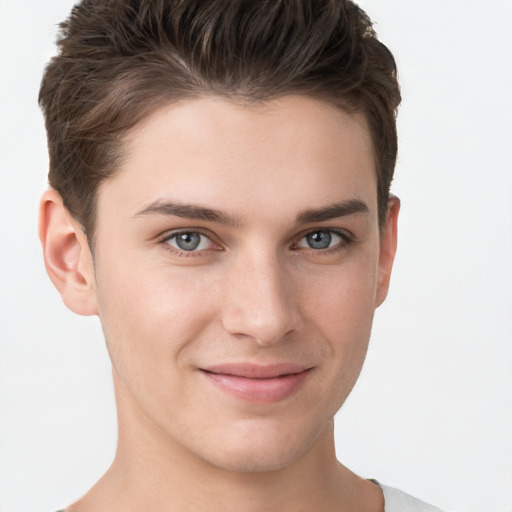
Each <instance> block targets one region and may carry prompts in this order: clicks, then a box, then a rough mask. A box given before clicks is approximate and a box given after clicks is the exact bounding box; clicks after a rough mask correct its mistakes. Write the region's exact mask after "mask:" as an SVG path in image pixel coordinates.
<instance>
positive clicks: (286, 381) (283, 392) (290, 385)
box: [202, 369, 311, 403]
mask: <svg viewBox="0 0 512 512" xmlns="http://www.w3.org/2000/svg"><path fill="white" fill-rule="evenodd" d="M310 371H311V369H308V370H304V371H303V372H300V373H291V374H288V375H281V376H279V377H271V378H268V379H251V378H247V377H240V376H238V375H228V374H223V373H212V372H208V371H204V370H203V371H202V373H203V374H204V375H205V376H206V377H207V378H208V379H209V381H210V382H212V383H213V384H214V385H215V386H216V387H218V388H220V389H221V390H222V391H225V392H226V393H228V394H230V395H233V396H235V397H237V398H239V399H242V400H246V401H248V402H258V403H272V402H280V401H281V400H284V399H286V398H288V397H290V396H291V395H293V394H294V393H295V392H296V391H297V390H298V389H299V387H300V386H301V384H302V383H303V382H304V380H305V379H306V377H307V376H308V375H309V372H310Z"/></svg>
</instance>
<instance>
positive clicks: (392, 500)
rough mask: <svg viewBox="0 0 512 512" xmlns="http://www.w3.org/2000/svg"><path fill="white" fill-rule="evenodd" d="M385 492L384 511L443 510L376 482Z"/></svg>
mask: <svg viewBox="0 0 512 512" xmlns="http://www.w3.org/2000/svg"><path fill="white" fill-rule="evenodd" d="M375 483H376V484H377V485H378V486H379V487H380V488H381V489H382V492H383V494H384V512H442V510H441V509H439V508H437V507H434V506H432V505H429V504H428V503H425V502H424V501H421V500H419V499H417V498H414V497H413V496H410V495H409V494H407V493H405V492H403V491H400V490H398V489H394V488H393V487H388V486H387V485H382V484H381V483H380V482H375Z"/></svg>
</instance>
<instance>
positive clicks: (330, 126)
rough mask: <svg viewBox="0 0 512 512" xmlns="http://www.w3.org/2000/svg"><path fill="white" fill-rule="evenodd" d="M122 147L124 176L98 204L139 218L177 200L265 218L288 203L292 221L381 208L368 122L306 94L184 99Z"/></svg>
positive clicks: (104, 190)
mask: <svg viewBox="0 0 512 512" xmlns="http://www.w3.org/2000/svg"><path fill="white" fill-rule="evenodd" d="M124 147H125V154H124V161H123V163H122V165H121V169H120V172H119V173H117V174H116V175H115V176H114V177H113V178H110V179H108V180H106V182H105V183H104V184H102V186H101V187H100V197H99V203H101V202H102V196H104V195H109V196H112V197H109V203H110V204H112V201H114V203H115V202H118V203H119V204H118V207H119V208H121V207H125V206H126V205H127V204H129V205H130V208H132V209H133V210H134V211H135V210H140V209H141V208H142V207H144V205H146V204H148V203H149V202H151V201H155V200H158V199H160V198H161V199H166V198H168V197H170V198H172V199H174V200H179V201H184V202H190V203H196V204H203V205H208V206H212V207H215V208H220V207H226V208H228V209H232V210H233V213H234V214H236V215H237V216H243V214H244V213H245V212H247V213H248V214H250V213H251V212H250V209H251V208H250V207H251V206H252V207H254V211H253V213H257V212H259V213H260V215H263V214H264V209H265V208H264V206H265V204H270V203H273V202H275V201H280V202H281V203H282V202H283V201H286V202H287V204H289V206H290V214H292V212H291V210H292V209H293V208H295V210H296V209H297V208H300V209H303V208H314V207H318V206H324V205H325V204H326V203H329V202H331V203H334V202H338V201H340V200H343V199H347V198H350V199H351V198H354V197H356V196H362V195H363V196H365V195H366V197H364V198H362V197H358V198H360V199H364V200H365V201H366V202H367V203H369V204H370V207H373V203H376V175H375V170H374V169H375V166H374V159H373V151H372V144H371V138H370V135H369V131H368V128H367V125H366V121H365V118H364V116H362V115H361V114H348V113H346V112H344V111H342V110H340V109H338V108H336V107H334V106H332V105H330V104H328V103H326V102H323V101H320V100H317V99H313V98H309V97H304V96H288V97H284V98H281V99H278V100H272V101H268V102H265V103H262V104H255V105H250V106H246V105H244V106H241V105H239V104H235V103H233V102H231V101H229V100H225V99H221V98H217V97H204V98H199V99H193V100H184V101H181V102H177V103H174V104H171V105H168V106H165V107H162V108H160V109H159V110H158V111H157V112H155V113H154V114H153V115H151V116H149V117H148V118H147V119H145V120H144V121H143V122H142V123H140V124H139V125H138V126H137V127H136V128H135V129H134V130H132V131H131V132H130V133H129V135H128V136H127V138H126V140H125V146H124ZM112 190H115V191H116V193H115V194H114V195H113V194H112V193H111V192H112ZM99 206H100V208H99V210H100V211H99V213H100V214H101V205H100V204H99ZM284 207H285V204H282V208H284ZM235 210H236V211H235ZM239 214H240V215H239Z"/></svg>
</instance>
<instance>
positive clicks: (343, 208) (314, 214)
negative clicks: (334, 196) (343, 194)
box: [297, 199, 370, 224]
mask: <svg viewBox="0 0 512 512" xmlns="http://www.w3.org/2000/svg"><path fill="white" fill-rule="evenodd" d="M369 211H370V210H369V208H368V205H367V204H366V203H365V202H363V201H361V200H360V199H349V200H347V201H340V202H339V203H334V204H331V205H329V206H326V207H324V208H317V209H310V210H304V211H302V212H300V213H299V214H298V215H297V224H309V223H312V222H323V221H326V220H330V219H337V218H339V217H346V216H348V215H354V214H356V213H364V214H368V213H369Z"/></svg>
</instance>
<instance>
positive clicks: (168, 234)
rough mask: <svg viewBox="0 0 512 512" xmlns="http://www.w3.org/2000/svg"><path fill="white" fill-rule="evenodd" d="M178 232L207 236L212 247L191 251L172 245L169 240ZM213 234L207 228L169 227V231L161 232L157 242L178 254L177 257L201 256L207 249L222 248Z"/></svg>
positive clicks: (217, 249) (218, 249) (216, 249)
mask: <svg viewBox="0 0 512 512" xmlns="http://www.w3.org/2000/svg"><path fill="white" fill-rule="evenodd" d="M180 233H197V234H199V235H201V236H204V237H205V238H207V239H208V240H209V241H210V243H211V244H212V245H213V247H211V248H210V247H209V248H207V249H199V250H193V251H185V250H183V249H180V248H179V247H174V246H172V245H170V244H169V243H167V242H169V240H171V239H172V238H174V237H176V236H177V235H179V234H180ZM215 238H216V237H215V236H214V235H213V233H211V232H210V231H209V230H206V229H204V228H196V227H186V228H176V229H171V230H169V231H166V232H165V233H163V234H162V235H161V236H160V237H158V239H157V242H158V243H159V244H161V245H162V246H164V248H165V249H166V250H168V251H170V252H172V253H173V254H175V255H177V256H179V257H190V256H202V255H204V253H205V252H207V251H221V250H223V248H222V246H221V244H220V243H219V242H217V241H216V240H215Z"/></svg>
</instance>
